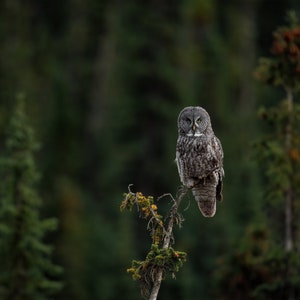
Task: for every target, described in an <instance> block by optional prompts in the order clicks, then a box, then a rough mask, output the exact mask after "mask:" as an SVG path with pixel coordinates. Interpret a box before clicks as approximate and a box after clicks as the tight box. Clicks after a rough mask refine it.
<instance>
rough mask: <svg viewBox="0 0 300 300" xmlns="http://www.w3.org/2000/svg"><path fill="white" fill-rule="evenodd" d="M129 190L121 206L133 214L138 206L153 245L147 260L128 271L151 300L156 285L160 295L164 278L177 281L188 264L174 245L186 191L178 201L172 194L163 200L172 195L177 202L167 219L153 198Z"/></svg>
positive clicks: (184, 254) (136, 263)
mask: <svg viewBox="0 0 300 300" xmlns="http://www.w3.org/2000/svg"><path fill="white" fill-rule="evenodd" d="M128 190H129V191H128V193H125V194H124V200H123V201H122V203H121V206H120V209H121V211H123V210H125V209H127V210H130V211H131V210H132V208H133V207H135V208H136V209H137V210H138V211H139V213H140V217H141V218H144V219H146V220H147V222H148V224H147V229H148V230H149V231H150V234H151V237H152V245H151V248H150V250H149V252H148V254H147V255H146V258H145V260H144V261H138V260H133V261H132V264H131V268H129V269H127V272H128V273H131V274H132V278H133V279H134V280H138V281H139V283H140V287H141V294H142V296H143V297H145V298H147V297H149V295H150V294H151V295H152V293H153V290H154V287H155V286H158V290H157V293H158V291H159V288H160V283H161V280H162V279H165V278H166V277H167V276H168V275H171V276H172V277H173V278H175V272H178V271H179V269H180V268H181V267H182V265H183V263H184V262H185V261H186V253H185V252H180V251H175V250H174V249H173V248H172V247H171V244H173V243H174V236H173V226H174V225H177V226H179V227H180V226H181V223H182V221H183V219H182V216H181V215H180V214H179V213H178V211H177V209H178V207H179V204H180V202H181V200H182V197H183V196H184V195H185V194H186V191H182V193H181V195H180V196H179V197H178V199H176V200H175V199H174V198H173V197H172V196H171V195H170V194H166V195H163V196H161V197H160V199H161V198H164V197H165V196H168V197H171V199H172V200H173V205H172V207H171V209H170V211H169V213H168V215H167V217H166V218H163V217H162V215H160V214H158V212H157V209H158V208H157V206H156V205H155V204H154V199H153V197H152V196H148V197H146V196H144V195H143V194H142V193H141V192H137V193H133V192H132V191H131V190H130V186H129V188H128ZM159 273H160V275H159ZM156 295H157V294H156ZM151 299H152V298H151ZM153 299H154V298H153ZM155 299H156V297H155Z"/></svg>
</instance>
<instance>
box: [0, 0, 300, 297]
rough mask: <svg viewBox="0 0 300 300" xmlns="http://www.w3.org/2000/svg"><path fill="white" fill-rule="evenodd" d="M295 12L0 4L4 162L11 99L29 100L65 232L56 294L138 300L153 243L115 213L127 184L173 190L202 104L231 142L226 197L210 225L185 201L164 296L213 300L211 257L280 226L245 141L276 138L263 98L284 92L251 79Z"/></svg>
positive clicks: (49, 191)
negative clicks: (259, 226)
mask: <svg viewBox="0 0 300 300" xmlns="http://www.w3.org/2000/svg"><path fill="white" fill-rule="evenodd" d="M270 7H271V9H270ZM289 8H295V10H296V11H298V12H299V9H300V2H299V0H277V1H276V5H274V1H271V0H261V1H247V0H242V1H236V0H235V1H233V0H228V1H220V0H185V1H170V0H164V1H157V0H149V1H138V0H133V1H117V0H109V1H108V0H88V1H85V0H77V1H63V2H62V1H58V0H53V1H38V0H32V1H12V0H3V1H0V21H1V22H0V23H1V26H0V40H1V43H0V153H1V154H3V152H4V145H3V141H4V132H5V128H7V126H6V124H7V122H8V119H9V118H10V113H9V112H10V111H11V109H12V107H14V106H15V97H14V95H15V93H16V92H18V91H24V92H25V93H26V95H28V98H27V101H26V102H27V105H26V106H27V113H28V117H29V119H30V121H31V123H32V125H34V128H35V132H36V135H37V137H38V140H40V141H41V144H42V145H43V147H42V148H41V150H40V151H39V152H38V153H37V155H36V156H35V158H36V161H37V163H38V166H39V169H40V170H41V173H42V174H43V176H42V177H41V178H40V184H39V192H40V193H39V194H40V195H41V198H42V199H43V212H44V213H47V216H55V217H57V218H58V219H59V224H60V226H59V230H58V231H55V232H52V233H51V234H50V235H49V236H48V235H47V237H48V238H49V243H52V242H53V243H54V245H55V248H56V249H57V251H55V254H56V257H55V260H57V261H58V262H59V264H61V265H63V266H64V270H65V271H64V274H63V277H64V279H63V281H64V282H65V285H64V288H63V289H62V290H61V291H60V292H59V293H58V294H57V295H56V296H55V297H53V298H55V299H56V300H66V299H72V300H90V299H101V300H111V299H124V300H128V299H130V300H137V299H139V298H140V297H139V293H137V291H136V284H135V282H133V281H132V280H131V278H130V276H128V274H126V268H128V262H130V261H131V259H132V257H145V253H147V252H148V250H149V249H148V246H149V245H148V242H149V239H147V238H143V237H144V236H145V232H144V230H141V229H140V228H138V226H136V223H135V222H134V220H132V216H129V215H128V214H120V213H119V200H120V197H121V196H122V192H123V191H124V189H125V188H126V186H127V185H128V183H133V184H134V185H135V186H136V188H137V189H138V190H142V191H144V192H145V193H147V194H151V195H153V196H154V198H156V196H157V195H161V194H163V193H165V192H167V191H168V192H171V193H172V194H173V195H175V194H176V191H177V188H178V185H179V178H178V174H177V170H176V165H175V163H174V158H175V145H176V138H177V129H176V118H177V114H178V112H179V111H180V110H181V109H182V108H183V107H184V106H188V105H201V106H203V107H205V108H206V109H207V110H208V111H209V113H210V115H211V117H212V123H213V124H214V131H215V133H216V134H217V135H218V136H219V137H220V139H221V141H222V145H223V147H224V153H225V160H224V165H225V173H226V177H225V181H224V202H223V203H222V204H221V206H220V209H219V210H218V213H217V215H216V218H214V219H213V220H210V221H209V222H207V220H204V219H203V218H201V216H200V215H199V213H198V211H197V207H196V205H195V203H194V202H193V198H192V197H189V196H187V197H186V199H185V201H184V203H182V207H183V208H188V209H186V210H184V211H183V214H184V217H185V218H186V219H187V220H188V222H185V224H184V226H183V227H182V228H181V229H180V230H179V231H178V232H176V236H178V239H177V241H178V242H179V245H178V248H179V249H184V250H185V251H186V252H187V253H188V254H189V259H188V260H187V261H186V262H185V265H184V268H182V270H181V271H180V272H179V273H178V274H177V280H172V279H170V280H168V279H167V280H166V281H164V283H163V285H162V288H161V291H160V296H161V298H162V299H165V300H167V299H182V300H190V299H195V297H197V298H200V299H201V300H212V299H219V298H218V297H214V295H213V293H214V291H215V282H214V280H213V278H212V276H211V275H212V272H213V270H215V267H216V258H217V257H219V256H220V255H222V254H224V253H229V252H234V251H235V249H236V248H238V246H236V247H233V245H237V244H239V242H237V241H240V238H241V237H242V236H243V235H244V232H245V228H246V227H247V225H248V224H249V223H251V222H258V223H260V222H262V221H264V222H265V221H266V220H265V219H266V214H268V215H271V216H272V215H273V216H275V212H276V217H277V215H279V217H278V219H283V211H282V210H277V209H276V210H274V208H272V209H271V210H270V207H273V206H274V203H273V202H272V203H271V202H270V201H271V198H270V201H268V203H266V204H262V203H265V202H264V201H262V199H266V198H269V197H268V195H269V193H268V195H266V194H265V196H264V198H262V197H260V196H261V194H262V189H263V188H264V187H265V186H266V188H268V186H267V184H266V180H267V178H266V177H265V176H262V173H265V169H263V170H262V169H260V168H259V167H260V166H262V163H260V166H259V167H258V166H257V165H256V164H255V161H254V159H253V158H252V157H251V153H252V150H253V149H251V147H250V143H251V141H253V140H254V139H257V136H258V135H259V134H260V133H261V132H263V131H264V130H269V129H270V130H269V131H268V132H269V133H270V134H271V133H272V124H270V125H267V124H266V122H264V124H263V122H257V119H256V105H257V100H258V99H264V105H265V106H266V107H268V104H269V103H271V104H274V103H277V102H276V101H277V100H278V98H279V99H280V98H282V97H283V96H282V95H283V92H282V91H281V90H280V89H279V86H277V88H274V89H268V88H264V87H263V86H262V85H261V84H258V83H257V82H255V80H254V79H253V76H252V74H253V69H254V67H255V65H256V61H257V56H267V55H266V52H267V51H268V49H269V47H270V45H272V41H271V39H272V35H271V34H270V32H271V31H272V30H273V29H274V28H276V26H277V25H278V24H282V22H283V20H284V15H283V12H284V11H285V10H286V9H289ZM258 105H259V106H260V104H258ZM268 109H269V108H268ZM273 133H274V131H273ZM277 146H278V145H277V144H276V147H277ZM279 146H280V145H279ZM292 155H293V157H294V158H295V159H296V160H297V155H298V154H297V151H294V152H292ZM2 161H3V160H2ZM269 161H270V163H271V157H270V160H269ZM5 163H6V162H5ZM284 164H285V162H284ZM287 172H290V171H289V170H287ZM280 176H282V175H279V167H278V178H279V177H280ZM284 176H286V175H285V174H284ZM297 176H298V175H297ZM262 177H263V178H262ZM261 181H263V183H265V184H264V185H263V186H262V184H261ZM0 187H1V189H2V188H4V186H2V185H0ZM269 190H270V189H269ZM276 199H277V200H276V202H280V201H281V200H280V199H279V198H278V197H277V198H276ZM1 201H2V200H1ZM159 204H160V207H161V209H162V211H163V210H164V209H165V207H164V202H163V201H162V203H159ZM166 206H167V205H166ZM295 206H299V204H298V203H295ZM7 208H8V209H9V207H8V206H7ZM270 219H271V218H268V220H270ZM272 219H273V218H272ZM274 219H275V218H274ZM141 222H145V220H141ZM270 222H271V221H270ZM273 224H274V222H273ZM4 225H5V224H4ZM275 225H276V226H274V228H279V227H280V230H279V231H278V233H279V232H280V234H278V235H280V236H282V234H281V233H282V232H283V223H282V222H276V224H275ZM4 227H5V226H4ZM4 227H1V228H4ZM6 229H7V228H6ZM275 231H276V230H275ZM296 235H297V236H298V238H299V234H296ZM48 238H47V239H48ZM277 239H280V240H282V239H281V238H279V237H277ZM0 270H1V268H0ZM225 291H226V288H225ZM195 295H196V296H195Z"/></svg>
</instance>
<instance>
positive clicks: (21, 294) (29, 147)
mask: <svg viewBox="0 0 300 300" xmlns="http://www.w3.org/2000/svg"><path fill="white" fill-rule="evenodd" d="M37 148H38V144H37V142H36V141H35V139H34V134H33V130H32V128H31V127H30V126H29V125H28V122H27V117H26V115H25V112H24V100H23V99H22V98H21V97H19V98H18V101H17V105H16V108H15V111H14V113H13V115H12V117H11V120H10V124H9V127H8V133H7V138H6V143H5V150H6V151H5V152H6V153H5V154H4V155H2V157H1V160H0V167H1V169H0V170H1V186H0V192H1V193H0V196H1V198H0V266H1V268H0V298H1V299H3V300H6V299H7V300H8V299H9V300H27V299H28V300H29V299H30V300H43V299H47V298H48V297H47V296H48V295H50V294H51V293H53V292H55V291H57V290H59V289H60V288H61V285H62V284H61V283H60V282H59V281H56V280H54V278H55V277H56V276H57V275H58V273H59V272H61V268H60V267H59V266H56V265H54V264H53V262H52V259H51V253H52V247H51V246H50V245H48V244H46V243H45V242H44V238H45V235H46V233H47V232H49V231H52V230H54V229H55V228H56V226H57V220H56V219H54V218H51V219H42V218H41V212H40V210H41V206H42V201H41V199H40V198H39V196H38V193H37V189H36V184H37V182H38V179H39V174H38V172H37V170H36V165H35V161H34V152H35V151H36V150H37Z"/></svg>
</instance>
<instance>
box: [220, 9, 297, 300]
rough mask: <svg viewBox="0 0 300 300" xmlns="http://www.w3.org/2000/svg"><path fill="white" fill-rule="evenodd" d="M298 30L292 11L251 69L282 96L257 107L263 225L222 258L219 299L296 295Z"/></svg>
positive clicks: (258, 157)
mask: <svg viewBox="0 0 300 300" xmlns="http://www.w3.org/2000/svg"><path fill="white" fill-rule="evenodd" d="M298 33H300V26H299V25H298V24H297V23H296V17H295V15H294V13H290V24H289V26H286V27H279V28H278V29H277V30H276V31H275V32H274V34H273V45H272V50H271V54H272V55H271V57H270V58H265V59H263V60H260V64H259V67H258V68H257V70H256V73H255V74H256V76H257V78H258V79H259V80H261V81H263V82H264V83H267V84H270V85H276V86H277V85H279V86H281V87H282V88H283V89H284V90H285V92H286V99H284V100H282V101H280V102H278V103H277V104H275V105H274V106H272V107H270V108H261V109H260V111H259V116H260V119H261V120H263V121H264V122H265V123H266V129H267V130H268V132H267V134H265V135H264V136H263V137H262V138H261V139H260V140H259V141H257V142H256V143H255V144H254V145H255V150H256V158H257V160H258V162H259V163H260V166H261V169H262V171H263V173H264V179H265V182H266V186H265V191H264V195H263V203H264V204H263V206H262V207H263V209H264V212H265V214H266V217H265V221H264V223H265V224H266V225H265V226H264V227H263V228H254V229H253V228H252V227H250V229H249V231H248V234H247V235H246V236H245V240H244V244H243V245H242V246H240V249H238V250H237V251H236V252H234V253H232V254H229V256H228V257H226V258H225V261H222V263H224V266H223V267H221V269H220V271H219V272H217V276H219V277H220V278H221V279H220V284H221V290H222V292H221V293H220V296H221V299H259V300H263V299H278V300H281V299H290V300H292V299H298V298H299V295H300V294H299V293H300V289H299V282H300V268H299V267H300V255H299V251H300V249H299V247H298V245H297V242H296V241H297V238H298V237H299V232H300V227H299V226H300V223H299V212H300V211H299V204H298V202H299V197H300V156H299V153H300V139H299V130H300V104H299V103H298V102H297V96H298V92H299V78H298V76H299V74H298V73H297V70H296V69H297V68H298V66H300V39H299V38H300V35H299V36H298ZM281 43H286V44H285V45H282V44H281ZM279 47H283V48H282V49H281V48H280V49H279ZM291 49H293V51H291ZM294 51H295V53H294ZM295 68H296V69H295ZM225 287H227V288H225Z"/></svg>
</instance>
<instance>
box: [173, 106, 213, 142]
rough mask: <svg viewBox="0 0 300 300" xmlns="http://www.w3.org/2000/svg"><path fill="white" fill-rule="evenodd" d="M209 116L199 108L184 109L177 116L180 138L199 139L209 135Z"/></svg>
mask: <svg viewBox="0 0 300 300" xmlns="http://www.w3.org/2000/svg"><path fill="white" fill-rule="evenodd" d="M211 132H212V129H211V123H210V117H209V114H208V113H207V111H206V110H205V109H203V108H202V107H200V106H188V107H185V108H184V109H183V110H182V111H181V112H180V113H179V116H178V133H179V135H182V136H188V137H200V136H202V135H206V134H207V133H211Z"/></svg>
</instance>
